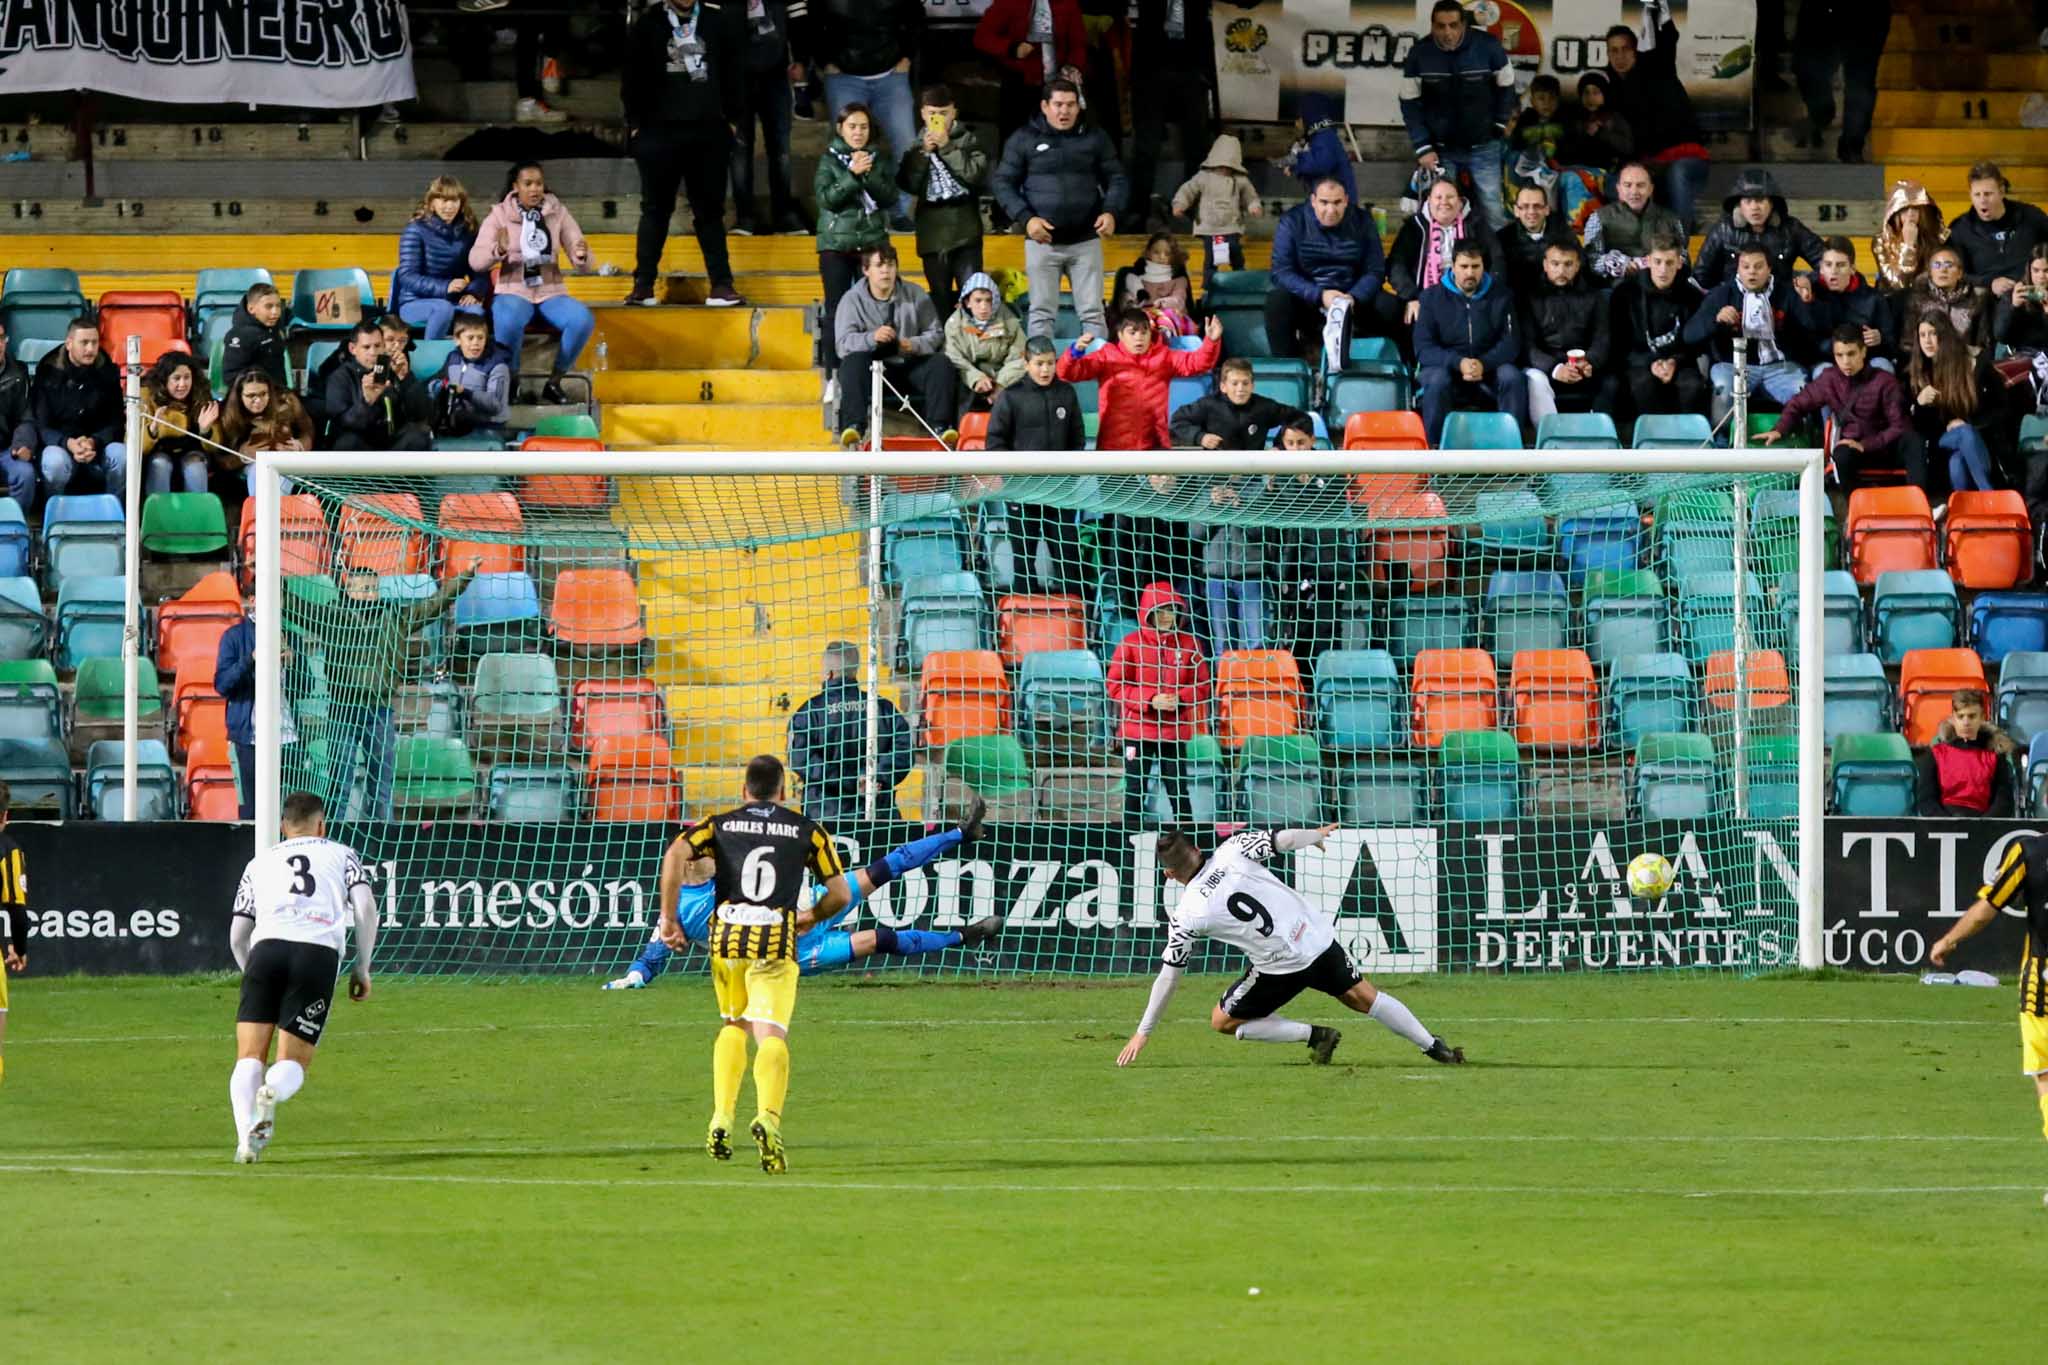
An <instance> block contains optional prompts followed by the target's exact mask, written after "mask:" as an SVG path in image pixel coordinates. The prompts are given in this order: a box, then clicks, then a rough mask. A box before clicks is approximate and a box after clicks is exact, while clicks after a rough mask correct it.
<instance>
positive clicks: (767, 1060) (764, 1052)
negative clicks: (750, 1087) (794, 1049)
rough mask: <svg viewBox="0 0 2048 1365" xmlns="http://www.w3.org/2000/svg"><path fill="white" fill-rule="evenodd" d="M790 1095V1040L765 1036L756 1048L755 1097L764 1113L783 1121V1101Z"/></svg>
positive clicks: (777, 1120) (778, 1121)
mask: <svg viewBox="0 0 2048 1365" xmlns="http://www.w3.org/2000/svg"><path fill="white" fill-rule="evenodd" d="M788 1096H789V1042H788V1040H786V1039H782V1038H763V1039H762V1040H761V1043H760V1046H759V1047H757V1048H756V1049H755V1050H754V1099H755V1101H756V1102H757V1104H758V1105H759V1107H760V1110H761V1112H762V1113H764V1114H766V1115H767V1116H768V1117H769V1118H771V1119H774V1120H775V1121H776V1122H777V1123H781V1122H782V1102H783V1100H784V1099H786V1098H788Z"/></svg>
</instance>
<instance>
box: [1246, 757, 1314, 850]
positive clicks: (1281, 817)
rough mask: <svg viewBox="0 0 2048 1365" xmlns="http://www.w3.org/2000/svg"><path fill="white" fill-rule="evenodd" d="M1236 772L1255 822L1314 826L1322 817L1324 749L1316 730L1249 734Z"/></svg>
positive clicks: (1248, 815) (1270, 825) (1269, 825)
mask: <svg viewBox="0 0 2048 1365" xmlns="http://www.w3.org/2000/svg"><path fill="white" fill-rule="evenodd" d="M1238 773H1239V780H1240V781H1241V783H1242V784H1243V787H1244V814H1245V819H1246V820H1247V821H1249V822H1250V823H1251V824H1253V825H1256V826H1258V827H1259V828H1261V829H1313V828H1315V827H1316V826H1318V825H1320V824H1322V823H1323V751H1322V746H1321V745H1319V744H1317V743H1316V741H1315V739H1314V738H1313V737H1312V736H1309V735H1251V736H1247V737H1246V739H1245V742H1244V747H1243V748H1242V749H1241V750H1240V751H1239V753H1238Z"/></svg>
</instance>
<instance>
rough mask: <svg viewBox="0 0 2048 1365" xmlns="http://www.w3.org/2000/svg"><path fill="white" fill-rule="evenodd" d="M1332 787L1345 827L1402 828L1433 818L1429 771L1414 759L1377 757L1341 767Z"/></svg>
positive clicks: (1340, 820)
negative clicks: (1389, 826)
mask: <svg viewBox="0 0 2048 1365" xmlns="http://www.w3.org/2000/svg"><path fill="white" fill-rule="evenodd" d="M1332 786H1333V794H1334V796H1335V799H1336V805H1337V809H1336V810H1335V811H1334V812H1333V813H1332V814H1333V818H1335V819H1336V820H1337V821H1338V822H1340V823H1342V824H1344V825H1348V826H1353V827H1359V828H1367V827H1372V826H1388V825H1391V826H1396V827H1399V826H1406V825H1415V824H1426V823H1427V822H1428V821H1429V820H1430V818H1431V803H1430V780H1429V769H1428V767H1426V766H1424V765H1423V764H1421V763H1418V762H1415V761H1414V760H1413V759H1410V758H1405V757H1396V756H1392V755H1387V754H1375V755H1374V756H1373V757H1371V758H1369V759H1365V760H1362V761H1358V762H1350V763H1344V764H1340V765H1339V766H1338V767H1337V769H1336V771H1335V773H1334V774H1333V782H1332Z"/></svg>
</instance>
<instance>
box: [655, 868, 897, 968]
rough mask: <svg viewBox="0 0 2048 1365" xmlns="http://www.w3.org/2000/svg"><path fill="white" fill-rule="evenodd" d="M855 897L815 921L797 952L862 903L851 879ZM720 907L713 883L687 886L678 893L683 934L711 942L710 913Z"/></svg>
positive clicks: (832, 929) (704, 942) (850, 882)
mask: <svg viewBox="0 0 2048 1365" xmlns="http://www.w3.org/2000/svg"><path fill="white" fill-rule="evenodd" d="M847 885H848V887H849V888H850V889H852V891H853V893H854V898H853V900H852V901H850V902H849V903H848V904H847V907H846V908H845V909H844V910H841V911H840V912H839V913H838V914H836V915H834V916H833V917H832V918H831V919H829V920H826V921H825V922H824V923H822V924H814V925H812V926H811V927H810V928H809V929H808V930H806V931H805V932H804V935H803V937H802V938H800V939H798V940H797V948H798V953H797V955H798V956H799V957H801V956H802V955H803V947H804V945H805V943H806V942H807V941H809V940H810V939H811V938H812V936H813V935H817V934H829V933H832V932H834V931H835V930H836V929H837V928H838V926H839V924H840V922H841V921H842V920H844V919H845V918H846V917H847V916H848V915H850V914H852V913H853V912H854V911H855V910H856V909H858V908H859V906H860V901H861V897H860V883H858V882H856V881H853V880H852V879H851V878H849V879H848V881H847ZM717 910H718V888H717V887H716V885H715V884H713V883H711V882H701V883H699V884H698V885H696V886H685V887H683V888H681V889H680V890H678V891H677V892H676V923H677V924H678V925H680V926H682V930H683V935H684V937H686V938H688V939H689V940H690V942H692V943H702V944H707V945H708V944H709V943H710V941H711V916H712V915H713V914H714V913H716V912H717Z"/></svg>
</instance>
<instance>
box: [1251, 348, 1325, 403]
mask: <svg viewBox="0 0 2048 1365" xmlns="http://www.w3.org/2000/svg"><path fill="white" fill-rule="evenodd" d="M1247 358H1248V359H1250V360H1251V366H1252V391H1253V392H1254V393H1258V394H1262V395H1264V396H1265V397H1267V398H1270V399H1272V400H1273V401H1274V402H1276V403H1285V404H1286V405H1287V406H1288V407H1290V408H1297V409H1300V410H1303V411H1306V410H1307V409H1308V406H1309V395H1310V390H1311V389H1312V388H1313V387H1314V384H1315V379H1314V376H1312V375H1311V374H1310V373H1309V369H1308V366H1307V365H1306V364H1305V363H1303V362H1302V361H1300V360H1297V359H1295V358H1294V357H1293V356H1257V357H1247Z"/></svg>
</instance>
